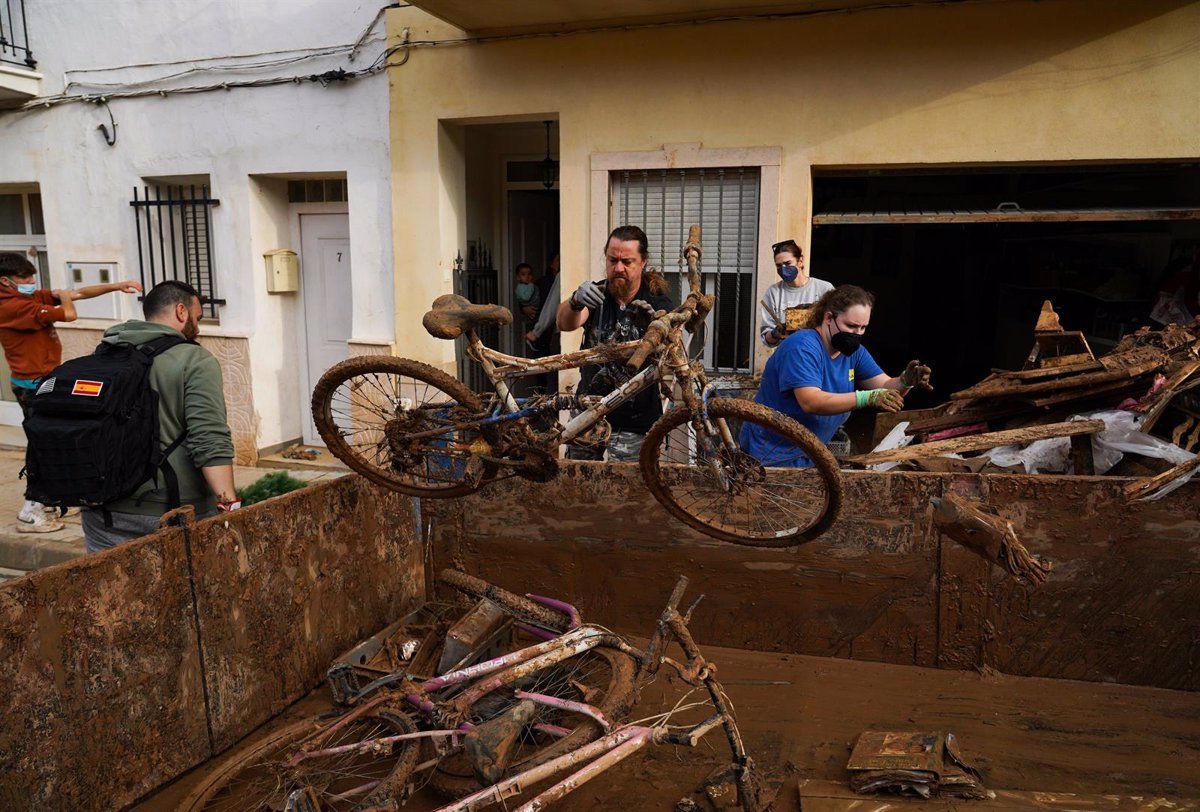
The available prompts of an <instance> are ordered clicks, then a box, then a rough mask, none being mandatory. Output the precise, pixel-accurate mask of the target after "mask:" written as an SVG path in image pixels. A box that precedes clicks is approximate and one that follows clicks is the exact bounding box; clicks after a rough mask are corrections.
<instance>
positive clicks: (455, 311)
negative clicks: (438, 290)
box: [421, 293, 512, 338]
mask: <svg viewBox="0 0 1200 812" xmlns="http://www.w3.org/2000/svg"><path fill="white" fill-rule="evenodd" d="M421 323H422V324H424V325H425V329H426V330H427V331H428V332H429V334H430V335H431V336H433V337H434V338H458V337H459V336H460V335H462V334H463V333H464V332H466V331H467V330H470V329H472V328H475V327H482V326H484V325H487V324H499V325H504V324H512V311H511V310H509V309H508V308H507V307H505V306H504V305H498V304H485V305H477V304H471V302H470V300H468V299H467V298H465V297H463V296H459V295H458V294H456V293H447V294H446V295H445V296H439V297H437V298H436V299H434V300H433V309H432V310H430V311H429V312H427V313H426V314H425V318H423V319H421Z"/></svg>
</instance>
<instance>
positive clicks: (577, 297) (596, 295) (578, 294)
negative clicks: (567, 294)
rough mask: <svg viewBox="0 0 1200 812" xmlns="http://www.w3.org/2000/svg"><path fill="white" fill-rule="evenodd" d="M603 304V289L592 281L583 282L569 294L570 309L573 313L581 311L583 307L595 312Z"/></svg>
mask: <svg viewBox="0 0 1200 812" xmlns="http://www.w3.org/2000/svg"><path fill="white" fill-rule="evenodd" d="M603 304H604V288H602V287H600V285H599V284H597V283H595V282H592V281H587V282H584V283H583V284H582V285H580V286H579V287H577V288H575V292H574V293H572V294H571V309H572V310H575V311H579V310H583V309H584V308H585V307H586V308H588V309H589V310H595V309H596V308H598V307H600V306H601V305H603Z"/></svg>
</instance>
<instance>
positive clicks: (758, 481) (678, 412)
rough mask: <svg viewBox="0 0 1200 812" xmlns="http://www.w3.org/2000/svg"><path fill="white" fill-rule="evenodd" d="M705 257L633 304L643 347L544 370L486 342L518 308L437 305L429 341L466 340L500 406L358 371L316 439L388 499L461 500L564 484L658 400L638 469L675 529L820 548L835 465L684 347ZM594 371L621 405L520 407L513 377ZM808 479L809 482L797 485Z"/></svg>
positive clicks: (699, 301) (837, 504) (618, 346)
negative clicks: (662, 292)
mask: <svg viewBox="0 0 1200 812" xmlns="http://www.w3.org/2000/svg"><path fill="white" fill-rule="evenodd" d="M700 257H701V248H700V227H699V226H692V227H691V230H690V231H689V234H688V241H687V243H686V244H685V246H684V248H683V259H684V260H685V261H686V263H687V275H688V285H689V289H690V292H689V293H688V295H687V298H686V299H685V300H684V301H683V303H682V304H681V305H680V306H679V307H677V308H675V309H674V310H671V311H657V312H652V310H651V308H650V307H649V305H647V304H646V303H645V302H641V301H635V302H633V303H632V304H631V305H630V307H634V308H636V309H637V310H638V311H639V312H640V313H641V315H642V316H643V317H644V318H645V320H646V322H648V325H647V327H646V330H645V333H644V336H643V338H641V339H640V340H635V341H627V342H620V343H610V344H602V345H598V346H595V347H591V348H589V349H586V350H581V351H579V352H573V353H563V354H560V355H552V356H547V357H544V358H536V359H530V358H519V357H515V356H511V355H506V354H504V353H500V352H497V351H496V350H494V349H491V348H490V347H487V346H485V345H484V344H483V342H482V341H481V340H480V338H479V334H478V328H480V327H482V326H485V325H493V324H494V325H504V324H509V323H511V321H512V313H511V312H510V311H509V310H508V308H505V307H502V306H500V305H475V304H471V303H470V302H469V301H468V300H467V299H465V298H463V297H461V296H457V295H453V294H449V295H445V296H441V297H439V298H438V299H436V300H435V301H434V303H433V308H432V309H431V310H430V311H429V312H428V313H426V314H425V318H424V320H423V323H424V326H425V328H426V330H428V331H429V333H430V334H431V335H433V336H435V337H438V338H443V339H450V340H452V339H456V338H458V337H460V336H462V337H465V339H466V353H467V355H468V356H469V357H470V358H471V359H473V360H474V361H475V362H476V363H478V364H479V365H480V367H481V368H482V369H483V372H484V374H485V375H486V376H487V378H488V380H489V381H490V382H491V385H492V388H493V390H494V391H493V392H489V393H486V394H477V393H475V392H473V391H472V390H471V389H470V388H469V387H467V386H466V385H465V384H463V383H461V382H460V381H458V380H456V379H455V378H453V377H451V376H450V375H447V374H446V373H444V372H442V371H441V370H438V369H435V368H434V367H432V366H429V365H428V364H424V363H421V362H419V361H413V360H409V359H405V358H391V357H381V356H369V357H359V358H351V359H349V360H347V361H344V362H342V363H340V364H338V365H336V366H334V367H333V368H331V369H330V370H329V371H327V372H326V373H325V374H324V375H323V376H322V377H321V379H320V381H318V383H317V385H316V387H315V388H314V391H313V399H312V410H313V418H314V421H315V423H316V426H317V429H318V431H319V432H320V435H321V438H322V439H323V440H324V441H325V443H326V445H327V446H328V447H329V449H330V451H332V452H333V454H334V455H335V456H337V457H338V458H339V459H340V460H342V461H343V462H345V463H346V465H348V466H349V467H350V468H351V469H352V470H354V471H356V472H358V473H360V474H362V475H363V476H365V477H367V478H368V479H370V480H372V481H374V482H376V483H378V484H380V485H383V486H385V487H388V488H391V489H393V490H396V491H400V492H402V493H407V494H411V495H414V496H424V497H453V496H462V495H465V494H468V493H471V492H473V491H476V490H478V489H479V488H481V487H483V486H484V485H486V484H488V483H489V482H492V481H495V480H498V479H501V478H504V477H508V476H521V477H525V478H527V479H531V480H534V481H542V482H544V481H549V480H550V479H552V478H553V477H554V476H556V474H557V471H558V466H559V463H558V456H559V455H558V449H559V446H560V445H564V444H568V445H587V444H591V445H593V446H595V445H598V444H599V443H601V442H604V441H605V439H606V437H607V433H606V431H605V427H607V425H608V424H607V421H605V420H604V418H605V415H607V414H609V413H611V412H612V411H613V410H614V409H616V408H617V407H619V406H620V405H621V404H623V403H625V402H626V401H627V400H629V399H630V398H632V397H633V396H635V395H636V394H637V393H639V392H641V391H642V390H644V389H646V388H648V387H654V386H657V387H658V390H659V392H660V394H661V395H662V397H663V398H665V399H667V400H670V401H671V402H672V407H671V408H670V409H668V410H666V412H665V413H664V414H663V416H662V417H661V418H659V419H658V421H657V422H655V423H654V425H653V426H651V428H650V431H649V432H648V433H647V435H646V439H645V443H644V444H643V446H642V450H641V455H640V458H639V464H640V467H641V473H642V476H643V478H644V480H645V482H646V485H647V486H648V488H649V490H650V492H651V493H652V494H653V495H654V497H655V498H656V499H657V500H658V501H659V502H660V503H662V505H663V506H664V507H665V508H666V509H667V510H668V511H669V512H670V513H671V514H672V515H674V516H675V517H676V518H678V519H679V520H680V521H682V522H684V523H685V524H688V525H690V526H691V527H694V528H696V529H697V530H700V531H701V532H703V533H706V534H707V535H709V536H712V537H713V538H717V539H720V540H722V541H729V542H733V543H736V544H744V545H748V546H756V547H787V546H792V545H796V544H800V543H803V542H805V541H809V540H811V539H813V538H816V537H817V536H819V535H820V534H821V533H823V532H824V531H825V530H826V529H827V528H828V527H829V526H830V525H831V524H832V523H833V521H834V520H835V519H836V518H837V515H838V511H839V510H840V508H841V500H842V492H841V484H840V478H839V472H838V465H837V462H836V460H835V459H834V458H833V455H832V454H830V452H829V451H828V449H827V448H826V447H825V446H824V444H822V443H821V442H820V440H818V439H817V438H816V437H815V436H814V435H813V434H812V433H811V432H809V431H808V429H806V428H805V427H804V426H802V425H800V423H798V422H796V421H795V420H793V419H791V418H789V417H787V416H785V415H783V414H781V413H779V412H776V411H774V410H772V409H768V408H767V407H765V406H762V405H760V404H757V403H753V402H751V401H748V400H743V399H740V398H732V397H721V396H719V395H718V394H717V392H716V387H715V386H713V385H712V384H711V383H710V382H709V381H708V379H707V377H706V375H705V372H704V366H703V364H701V363H700V361H699V359H698V358H695V357H690V356H689V354H688V352H687V342H686V341H685V337H684V334H685V332H686V333H688V334H692V335H695V334H697V333H698V332H699V331H701V330H703V329H704V322H705V318H706V317H707V316H708V314H709V312H710V311H711V310H712V307H713V304H714V303H715V301H716V299H715V297H714V296H712V295H711V294H706V293H704V292H703V288H702V282H701V276H700V270H699V264H700ZM691 343H692V345H694V346H696V345H698V346H703V343H704V342H703V341H698V342H691ZM592 365H600V366H603V367H604V368H605V370H606V371H607V373H608V374H609V375H610V376H612V377H614V378H615V379H616V381H617V382H618V384H619V385H617V386H616V388H615V389H613V391H612V392H611V393H609V394H607V395H604V396H598V395H580V394H575V393H570V392H567V393H559V394H554V395H545V396H537V397H531V398H527V399H523V400H518V399H517V398H516V397H515V396H514V395H513V393H512V382H513V381H514V380H515V379H517V378H521V377H527V376H531V375H540V374H543V373H546V372H554V371H559V370H566V369H577V368H579V367H584V366H592ZM562 413H570V414H574V415H575V416H574V417H570V418H569V419H565V420H563V419H560V414H562ZM747 423H750V424H754V425H757V426H760V427H762V428H763V429H766V430H767V431H768V432H770V433H773V434H775V435H778V437H779V438H781V441H780V442H778V443H775V445H777V446H779V449H780V450H778V451H776V452H773V454H774V456H771V457H768V458H765V459H759V458H755V457H754V456H751V455H750V454H748V453H746V452H745V451H743V450H742V449H741V448H740V447H739V445H738V434H739V431H740V429H741V427H742V426H743V425H745V424H747ZM801 464H803V465H809V466H811V467H806V468H803V469H801V470H795V469H796V467H797V466H798V465H801ZM787 468H791V469H793V470H790V471H789V470H784V469H787Z"/></svg>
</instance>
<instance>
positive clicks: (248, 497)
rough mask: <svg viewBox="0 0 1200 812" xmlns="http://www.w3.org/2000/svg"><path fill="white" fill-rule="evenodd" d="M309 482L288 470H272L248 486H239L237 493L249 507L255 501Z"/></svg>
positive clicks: (243, 505)
mask: <svg viewBox="0 0 1200 812" xmlns="http://www.w3.org/2000/svg"><path fill="white" fill-rule="evenodd" d="M307 484H308V483H307V482H305V481H304V480H303V479H296V477H294V476H292V475H291V474H289V473H288V472H287V471H272V472H271V473H269V474H267V475H266V476H264V477H261V478H260V479H257V480H255V481H254V482H252V483H250V484H249V485H247V486H246V487H244V488H239V489H238V492H237V495H238V497H239V498H240V499H241V500H242V507H248V506H250V505H253V504H254V503H255V502H261V501H263V500H264V499H270V498H271V497H273V496H282V495H283V494H285V493H291V492H292V491H295V490H299V489H300V488H303V487H304V486H305V485H307Z"/></svg>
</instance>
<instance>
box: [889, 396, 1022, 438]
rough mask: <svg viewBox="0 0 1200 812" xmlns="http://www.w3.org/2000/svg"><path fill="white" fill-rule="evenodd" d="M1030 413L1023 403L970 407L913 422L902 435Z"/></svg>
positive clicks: (923, 432) (929, 431)
mask: <svg viewBox="0 0 1200 812" xmlns="http://www.w3.org/2000/svg"><path fill="white" fill-rule="evenodd" d="M1030 411H1031V410H1030V408H1029V406H1027V405H1026V404H1024V403H999V404H993V405H988V406H984V407H982V408H974V407H972V408H969V409H964V410H963V411H961V412H955V413H954V414H944V415H939V416H937V417H927V418H924V419H921V420H914V421H912V422H911V423H910V424H909V426H908V428H906V429H905V430H904V433H905V434H931V433H933V432H936V431H944V430H945V429H954V428H958V427H959V426H969V425H971V424H973V423H987V422H990V421H992V420H1001V419H1003V418H1006V417H1016V416H1017V415H1022V414H1029V413H1030Z"/></svg>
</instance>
